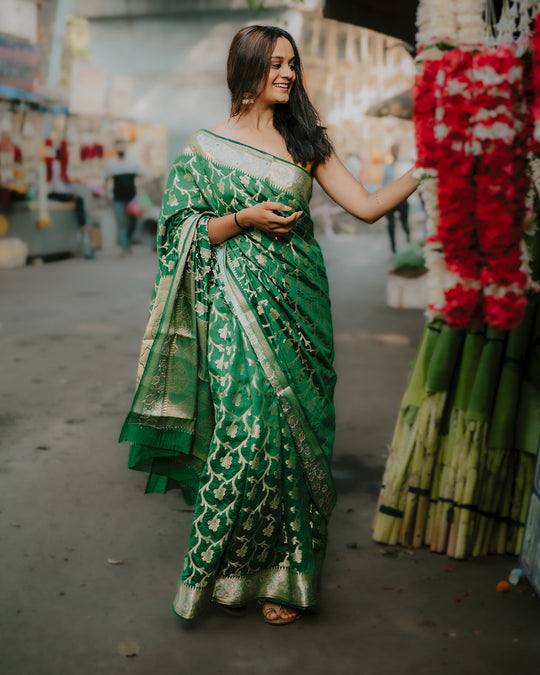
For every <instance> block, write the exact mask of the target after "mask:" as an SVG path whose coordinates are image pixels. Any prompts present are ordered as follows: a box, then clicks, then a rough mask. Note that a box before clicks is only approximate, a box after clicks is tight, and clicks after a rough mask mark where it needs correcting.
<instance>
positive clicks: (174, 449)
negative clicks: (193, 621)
mask: <svg viewBox="0 0 540 675" xmlns="http://www.w3.org/2000/svg"><path fill="white" fill-rule="evenodd" d="M311 189H312V178H311V176H310V174H309V173H308V172H307V171H305V170H304V169H303V168H301V167H299V166H297V165H295V164H292V163H290V162H287V161H286V160H283V159H280V158H277V157H274V156H273V155H270V154H268V153H266V152H262V151H259V150H256V149H254V148H251V147H249V146H246V145H244V144H242V143H239V142H236V141H231V140H228V139H225V138H222V137H220V136H218V135H216V134H213V133H212V132H209V131H205V130H203V131H199V132H197V133H196V134H195V135H194V137H193V138H192V140H191V142H190V143H189V145H188V146H187V148H186V149H185V150H184V151H183V153H182V154H181V155H180V157H179V158H178V159H177V161H176V163H175V165H174V167H173V169H172V171H171V174H170V177H169V181H168V185H167V189H166V191H165V195H164V200H163V207H162V214H161V218H160V223H159V227H158V252H159V270H158V275H157V279H156V285H155V289H154V294H153V298H152V303H151V308H150V318H149V321H148V326H147V329H146V332H145V336H144V339H143V346H142V349H141V356H140V361H139V371H138V386H137V391H136V394H135V399H134V402H133V406H132V410H131V412H130V414H129V415H128V417H127V419H126V422H125V424H124V427H123V429H122V433H121V436H120V440H127V441H131V443H132V446H131V449H130V460H129V466H130V467H131V468H134V469H139V470H144V471H147V472H148V473H149V479H148V485H147V491H154V492H165V491H167V490H169V489H171V488H174V487H180V488H181V489H182V490H183V493H184V496H185V498H186V500H187V501H188V503H191V504H195V514H194V520H193V526H192V531H191V537H190V542H189V547H188V552H187V554H186V557H185V562H184V567H183V571H182V575H181V579H180V583H179V586H178V591H177V594H176V598H175V600H174V604H173V609H174V611H175V612H176V613H177V614H178V615H179V616H181V617H183V618H186V619H189V618H193V617H194V616H196V615H197V614H198V613H199V612H200V611H202V609H203V608H204V607H205V606H206V604H207V603H209V602H210V601H212V600H215V601H217V602H220V603H223V604H227V605H241V604H244V603H245V602H246V601H247V600H250V599H252V598H263V599H271V600H276V601H280V602H284V603H286V604H288V605H291V606H295V607H300V608H307V607H310V606H313V605H314V604H315V603H316V600H317V589H318V580H319V575H320V571H321V566H322V562H323V558H324V553H325V548H326V539H327V534H326V528H327V521H328V518H329V516H330V513H331V511H332V508H333V506H334V503H335V490H334V485H333V481H332V477H331V473H330V460H331V455H332V447H333V441H334V406H333V390H334V385H335V373H334V370H333V366H332V362H333V342H332V325H331V316H330V301H329V296H328V283H327V278H326V271H325V267H324V263H323V259H322V254H321V251H320V248H319V246H318V244H317V242H316V241H315V239H314V237H313V225H312V222H311V219H310V217H309V198H310V196H311ZM269 200H270V201H278V202H281V203H284V204H287V205H288V206H290V207H291V212H293V211H297V210H301V211H302V212H303V215H302V216H301V218H300V219H299V221H298V223H297V224H296V226H295V228H294V230H293V231H292V232H291V233H289V234H288V235H285V236H273V235H270V234H267V233H263V232H261V231H259V230H256V229H253V230H250V231H248V232H246V233H244V232H242V233H240V234H239V235H238V236H236V237H233V238H231V239H229V240H227V241H226V242H223V243H222V244H220V245H218V246H216V247H211V246H210V243H209V240H208V234H207V230H206V224H207V222H208V219H209V218H212V217H219V216H223V215H226V214H228V213H234V212H236V211H239V210H241V209H243V208H247V207H250V206H253V205H255V204H257V203H259V202H263V201H269Z"/></svg>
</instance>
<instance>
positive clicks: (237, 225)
mask: <svg viewBox="0 0 540 675" xmlns="http://www.w3.org/2000/svg"><path fill="white" fill-rule="evenodd" d="M234 222H235V225H236V227H237V228H238V229H239V230H242V232H247V231H248V230H249V225H248V226H247V227H244V226H243V225H240V223H239V222H238V218H237V217H236V211H235V213H234Z"/></svg>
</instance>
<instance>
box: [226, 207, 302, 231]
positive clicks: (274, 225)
mask: <svg viewBox="0 0 540 675" xmlns="http://www.w3.org/2000/svg"><path fill="white" fill-rule="evenodd" d="M290 210H291V208H290V206H286V205H285V204H281V203H280V202H261V203H260V204H257V205H256V206H250V207H248V208H247V209H242V210H241V211H238V212H237V214H236V217H237V219H238V222H239V223H240V225H241V226H242V227H245V228H248V227H255V228H257V229H258V230H262V231H263V232H268V233H270V234H287V233H289V232H290V231H291V230H292V228H293V227H294V226H295V225H296V223H297V222H298V219H299V218H300V216H301V215H302V213H303V211H295V212H294V213H292V214H291V215H288V216H280V215H279V214H277V213H276V211H284V212H287V211H290Z"/></svg>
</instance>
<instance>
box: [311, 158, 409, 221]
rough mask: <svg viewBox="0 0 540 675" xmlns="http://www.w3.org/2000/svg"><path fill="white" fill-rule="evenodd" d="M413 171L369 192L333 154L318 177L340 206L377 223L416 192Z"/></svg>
mask: <svg viewBox="0 0 540 675" xmlns="http://www.w3.org/2000/svg"><path fill="white" fill-rule="evenodd" d="M412 172H413V169H410V170H409V171H407V173H404V174H403V176H401V177H400V178H398V179H396V180H395V181H393V182H392V183H389V184H388V185H385V186H384V187H382V188H379V189H378V190H377V191H376V192H368V191H367V190H366V188H365V187H364V186H363V185H362V184H361V183H359V182H358V181H357V180H356V179H355V178H353V176H352V175H351V174H350V173H349V172H348V171H347V169H346V168H345V166H344V165H343V164H342V162H341V160H340V159H339V157H338V156H337V155H336V154H335V153H334V152H333V153H332V154H331V155H330V157H329V158H328V159H327V160H326V162H325V163H324V164H319V165H318V166H317V168H316V169H315V172H314V175H315V178H316V179H317V180H318V181H319V183H320V184H321V187H322V188H323V190H324V191H325V192H326V194H327V195H328V196H329V197H331V198H332V199H333V200H334V201H335V202H336V203H338V204H339V205H340V206H341V207H343V208H344V209H345V210H346V211H348V212H349V213H350V214H352V215H353V216H356V217H357V218H361V219H362V220H365V221H366V222H368V223H374V222H375V221H376V220H377V219H379V218H380V217H381V216H384V214H385V213H387V211H390V210H391V209H394V208H395V207H396V206H397V205H398V204H399V203H400V202H402V201H403V200H404V199H407V197H408V196H409V195H410V194H412V193H413V192H414V191H415V190H416V186H417V180H416V179H415V178H413V175H412Z"/></svg>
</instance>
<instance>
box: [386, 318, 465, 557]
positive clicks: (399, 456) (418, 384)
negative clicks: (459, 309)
mask: <svg viewBox="0 0 540 675" xmlns="http://www.w3.org/2000/svg"><path fill="white" fill-rule="evenodd" d="M462 340H463V336H462V334H461V333H459V332H457V331H454V330H452V329H451V328H449V327H448V326H447V325H446V324H442V325H441V322H440V321H436V322H432V323H430V324H428V326H427V328H426V332H425V333H424V336H423V340H422V344H421V347H420V350H419V353H418V357H417V359H416V361H415V363H414V366H413V370H412V373H411V377H410V381H409V385H408V387H407V391H406V394H405V396H404V399H403V402H402V406H401V410H400V413H399V417H398V422H397V424H396V431H395V433H394V437H393V439H392V445H391V448H390V453H391V454H390V457H389V460H388V463H387V466H386V470H385V474H384V477H383V488H382V490H381V494H380V498H379V505H378V509H377V513H376V516H375V522H374V533H373V538H374V539H375V540H376V541H379V542H381V543H389V544H394V543H398V542H399V543H400V544H402V545H404V546H413V547H418V546H421V545H422V543H423V541H424V533H425V529H426V523H427V518H428V511H429V503H430V491H431V489H432V482H433V470H434V467H435V461H436V458H437V453H438V449H439V439H440V426H441V419H442V415H443V411H444V407H445V403H446V397H447V394H448V390H449V388H450V384H451V380H452V376H453V373H454V370H455V363H456V360H457V358H458V355H459V351H460V347H461V342H462Z"/></svg>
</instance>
